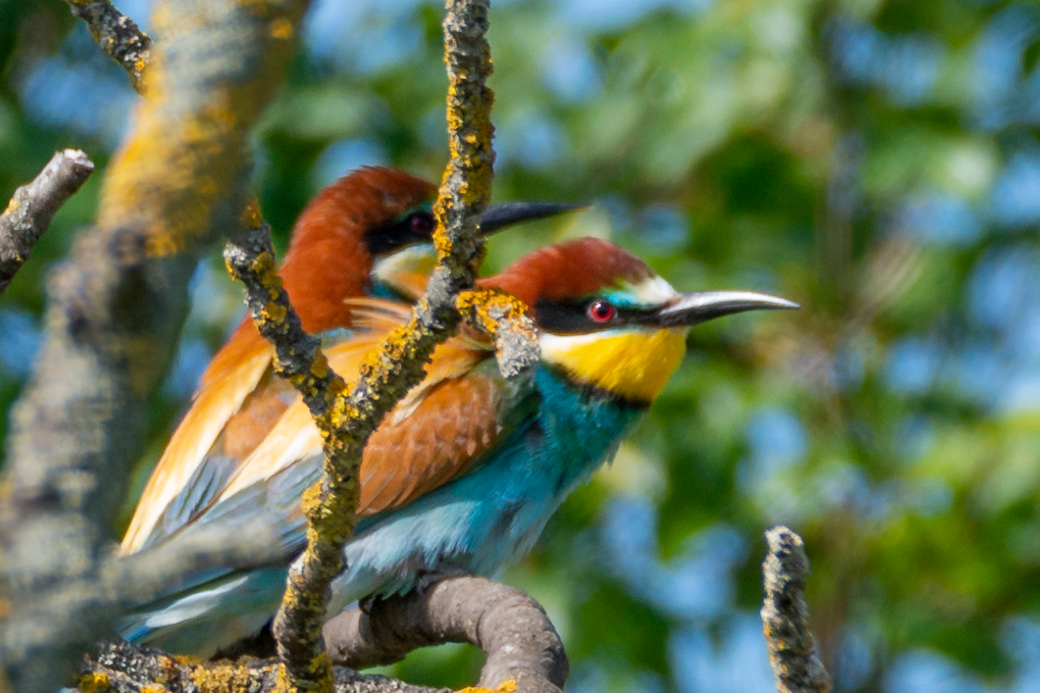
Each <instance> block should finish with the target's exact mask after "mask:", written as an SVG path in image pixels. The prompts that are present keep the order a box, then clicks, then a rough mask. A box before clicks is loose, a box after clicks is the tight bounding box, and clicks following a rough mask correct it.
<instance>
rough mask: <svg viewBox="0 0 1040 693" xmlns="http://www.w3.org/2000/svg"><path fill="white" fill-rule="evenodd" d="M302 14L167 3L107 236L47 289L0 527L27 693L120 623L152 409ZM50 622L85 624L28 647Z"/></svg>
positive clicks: (260, 0)
mask: <svg viewBox="0 0 1040 693" xmlns="http://www.w3.org/2000/svg"><path fill="white" fill-rule="evenodd" d="M305 6H306V2H305V0H254V1H252V2H249V3H242V2H237V0H209V2H206V3H195V2H189V3H185V2H177V1H174V0H165V1H160V2H158V3H157V4H156V12H155V18H154V24H155V27H156V33H157V35H158V36H160V40H159V41H157V42H156V44H155V45H154V46H153V48H152V52H151V57H150V59H149V65H148V73H149V74H148V79H147V81H148V89H147V94H146V96H145V98H144V99H143V100H142V101H141V102H140V103H139V104H138V110H137V113H136V114H135V118H134V119H133V122H134V124H135V127H134V130H133V131H132V132H131V133H130V134H129V137H128V139H127V141H126V142H125V143H124V145H123V146H122V147H121V149H120V151H119V153H118V155H117V156H116V157H115V159H114V160H113V161H112V163H111V164H110V166H109V168H108V172H107V176H106V178H105V181H104V184H103V188H102V195H101V203H100V208H99V214H98V219H97V227H96V228H95V229H93V230H92V231H90V232H89V233H87V234H86V235H85V236H84V237H83V238H81V239H80V241H79V242H78V243H77V244H76V247H75V248H74V250H73V252H72V254H71V258H70V259H69V260H68V261H67V262H66V263H64V264H63V265H62V266H61V268H60V269H59V270H58V271H57V272H56V274H55V277H54V279H53V281H52V282H51V284H50V291H49V302H48V308H47V310H46V314H45V328H46V329H45V336H44V344H43V347H42V349H41V351H40V355H39V358H38V360H37V365H36V370H35V372H34V374H33V377H32V379H31V381H30V383H29V384H28V386H27V387H26V388H25V390H24V392H23V395H22V397H21V399H20V400H19V402H18V404H16V406H15V408H14V410H13V414H12V433H11V435H10V438H9V445H8V452H9V455H8V459H7V462H6V464H5V465H4V470H5V477H6V478H5V482H6V485H5V493H6V496H5V503H4V505H3V508H2V516H0V545H2V550H3V555H2V556H0V565H2V566H3V567H4V571H5V574H4V576H3V577H4V579H5V580H4V584H3V589H4V594H3V595H0V596H2V597H3V598H5V599H7V600H9V603H10V604H11V606H12V612H11V615H10V616H9V618H7V619H5V621H4V623H3V624H0V628H2V629H3V631H2V632H0V638H2V641H0V657H2V658H3V664H4V667H5V670H6V674H7V676H8V677H9V684H10V685H11V687H13V688H14V689H16V690H19V691H53V690H56V689H57V688H59V687H60V686H61V685H63V684H65V683H66V682H67V681H68V677H69V676H70V675H71V673H72V670H73V667H74V666H75V663H76V662H78V661H79V659H80V658H81V656H82V653H83V652H84V651H85V650H87V649H89V648H90V647H91V646H92V645H93V643H94V642H96V641H97V640H98V639H99V637H102V636H106V635H109V634H110V633H111V628H112V625H113V623H114V621H115V619H116V618H117V617H118V610H116V609H111V608H106V607H105V606H104V605H102V604H99V602H98V601H97V600H96V599H95V596H96V584H97V581H98V576H99V571H100V569H101V565H102V560H101V553H102V548H103V546H104V545H105V543H106V542H107V541H108V534H109V528H110V527H111V525H112V516H113V514H114V513H115V512H116V509H117V508H118V507H119V505H120V501H121V500H122V498H123V497H124V493H125V484H126V480H127V479H128V478H129V476H130V475H129V473H128V470H129V468H130V465H131V464H132V463H133V462H134V461H135V460H136V459H137V458H138V455H139V454H140V445H141V442H142V437H143V433H144V429H145V424H146V419H145V416H144V413H145V412H146V411H147V406H146V398H147V397H148V396H149V395H150V394H151V393H152V392H153V391H154V388H155V385H156V383H157V382H158V381H159V379H160V377H161V375H162V373H163V372H164V371H165V369H166V366H167V364H168V363H169V360H170V357H171V355H172V345H174V344H175V343H176V341H177V339H176V337H177V335H178V333H179V331H180V326H181V324H182V322H183V317H184V314H185V312H186V307H187V300H186V299H187V286H188V280H189V278H190V277H191V274H192V272H193V271H194V268H195V265H196V260H197V257H198V252H199V250H200V249H201V248H202V245H203V243H204V242H206V241H208V240H209V239H211V238H213V237H214V236H215V234H216V230H217V229H220V230H224V229H227V228H231V227H233V226H234V225H235V224H236V223H237V219H238V217H239V213H238V212H239V210H241V209H242V208H243V206H244V204H245V200H246V199H247V195H246V193H245V183H246V181H247V179H248V173H249V163H250V159H249V139H248V137H249V132H250V131H251V129H252V126H253V124H254V123H255V122H256V120H257V119H258V118H259V117H260V115H261V114H262V112H263V110H264V107H265V106H266V104H267V103H268V102H269V101H270V99H271V97H272V96H273V94H274V92H275V89H276V87H277V85H279V84H280V83H281V81H282V77H283V76H284V74H285V71H286V69H287V66H288V63H289V59H290V58H291V56H292V53H293V49H294V45H295V41H294V40H293V39H294V36H295V34H296V31H295V28H296V27H297V25H298V21H299V19H300V16H301V15H302V13H303V10H304V9H305ZM174 46H175V47H176V50H171V48H172V47H174ZM52 619H57V620H62V619H64V620H63V621H62V622H64V623H69V624H73V627H70V628H67V629H65V630H63V631H61V632H60V635H59V637H56V638H53V639H49V640H41V639H36V638H34V637H32V636H33V634H34V633H37V632H38V631H39V629H43V628H45V625H46V623H47V622H49V620H52Z"/></svg>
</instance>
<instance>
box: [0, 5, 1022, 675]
mask: <svg viewBox="0 0 1040 693" xmlns="http://www.w3.org/2000/svg"><path fill="white" fill-rule="evenodd" d="M117 4H118V6H119V7H120V8H121V9H122V10H123V11H124V12H126V13H128V14H130V15H131V16H133V17H135V18H137V19H138V20H140V21H142V23H143V25H144V26H145V28H147V24H148V22H147V16H148V13H149V2H148V0H133V1H128V0H122V1H121V2H118V3H117ZM442 11H443V10H442V7H441V6H440V5H439V4H438V3H428V2H421V1H419V0H383V1H381V2H378V1H377V0H357V1H355V2H345V1H344V0H315V1H314V3H313V7H312V9H311V11H310V14H309V15H308V18H307V22H306V27H305V30H304V45H303V49H302V51H301V54H300V56H299V58H298V60H297V61H296V64H295V67H294V71H293V75H292V79H291V83H290V85H289V86H288V88H286V89H285V90H284V91H283V92H282V94H281V97H280V98H279V100H278V101H277V103H276V104H275V105H274V106H273V107H272V108H271V109H270V111H269V112H268V113H267V115H266V117H265V118H264V121H263V124H262V126H261V127H260V129H259V131H258V133H257V135H256V138H255V139H256V153H257V157H256V159H257V160H256V175H255V180H256V185H257V190H258V191H259V193H260V196H261V199H262V205H263V209H264V213H265V216H266V217H267V218H268V220H269V221H270V222H271V223H272V224H273V226H274V228H275V230H276V233H277V234H278V236H279V239H278V240H279V242H280V243H281V246H282V247H284V243H285V239H286V236H287V233H288V230H289V229H290V228H291V225H292V222H293V220H294V218H295V216H296V215H297V214H298V213H299V211H300V209H301V208H302V206H303V205H304V204H305V203H306V201H307V199H308V198H309V196H311V195H312V194H313V193H314V192H315V191H316V190H317V189H318V188H319V187H320V186H322V185H324V184H327V183H329V182H331V181H332V180H334V179H335V178H337V177H338V176H340V175H342V174H343V173H345V172H346V171H347V170H349V169H351V168H352V167H355V166H358V165H361V164H388V165H394V166H399V167H403V168H405V169H408V170H410V171H412V172H415V173H419V174H422V175H425V176H427V177H429V178H432V179H436V178H437V177H438V176H439V174H440V171H441V170H442V168H443V164H444V162H445V161H446V158H447V151H446V142H445V125H444V106H443V102H444V93H445V86H446V79H445V77H444V70H443V66H442V63H441V50H442V48H441V35H440V29H439V21H440V18H441V16H442ZM491 23H492V29H491V33H490V40H491V43H492V49H493V54H494V59H495V64H496V73H495V76H494V78H493V83H492V84H493V87H494V89H495V90H496V92H497V102H496V110H495V122H496V124H497V128H498V130H497V139H496V147H497V150H498V163H497V170H498V175H497V179H496V197H497V198H498V199H500V200H510V199H553V200H566V201H587V202H590V203H592V208H591V209H590V210H589V211H587V212H584V213H582V214H581V215H578V216H575V217H574V218H572V219H569V220H565V221H562V222H558V223H554V224H541V225H533V226H529V227H526V228H524V229H523V230H517V231H513V232H510V233H508V234H505V235H502V236H499V237H496V238H495V240H494V242H493V245H492V248H491V254H490V258H489V261H488V263H487V270H488V271H489V272H490V271H493V270H494V269H496V268H499V267H501V266H503V265H504V264H506V263H508V262H509V261H510V260H511V259H513V258H515V257H516V256H517V255H519V254H520V253H521V252H524V251H526V250H528V249H531V248H534V247H536V246H538V245H540V244H543V243H545V242H548V241H550V240H553V239H558V238H563V237H570V236H579V235H598V236H604V237H609V238H612V239H614V240H615V241H617V242H619V243H621V244H623V245H624V246H626V247H628V248H630V249H632V250H633V251H635V252H636V253H638V254H639V255H641V256H642V257H643V258H645V259H646V260H647V261H648V262H649V263H650V264H651V265H652V266H653V267H654V268H655V269H657V270H658V271H659V272H660V273H661V274H662V275H664V276H665V277H667V278H668V279H669V280H670V281H671V282H672V283H673V284H674V285H675V286H677V287H678V288H680V289H685V290H694V289H705V288H743V289H756V290H762V291H769V292H774V293H777V294H780V295H782V296H786V297H789V298H792V299H794V300H797V301H799V302H801V303H802V304H803V306H804V308H803V310H801V311H799V312H797V313H785V314H768V315H767V314H752V315H746V316H737V317H734V318H728V319H726V320H722V321H719V322H717V323H711V324H708V325H704V326H702V327H698V328H697V329H695V330H694V331H693V334H692V335H691V337H690V340H689V346H690V350H689V351H690V353H689V356H688V357H687V359H686V361H685V362H684V364H683V365H682V367H681V369H680V370H679V372H678V373H677V374H676V375H675V377H674V378H673V379H672V381H671V383H670V385H669V386H668V388H667V389H666V390H665V392H664V394H663V395H662V397H661V399H660V400H659V401H658V402H657V404H656V405H655V406H654V408H653V410H652V412H651V414H650V415H649V416H648V417H647V418H646V420H645V421H643V423H642V424H641V425H640V426H639V427H638V429H637V430H636V431H635V434H634V435H633V436H632V437H631V439H630V440H629V441H628V442H626V444H625V445H624V446H622V448H621V451H620V453H619V454H618V458H617V461H616V462H615V463H614V464H613V466H612V467H611V468H609V469H607V470H605V471H603V472H602V473H600V474H598V475H597V476H596V477H595V478H594V480H593V481H592V483H591V484H590V485H589V486H588V487H586V488H583V489H581V490H580V491H579V492H577V493H576V494H575V496H574V497H573V498H571V499H570V500H569V501H568V502H567V504H566V505H565V506H564V508H563V509H562V510H561V512H560V513H559V514H558V516H557V517H556V518H555V519H554V520H553V521H552V522H551V523H550V525H549V527H548V529H547V530H546V532H545V535H544V537H543V539H542V541H541V542H540V543H539V545H538V547H537V549H536V550H535V551H534V552H533V554H532V555H531V556H530V557H529V558H528V559H527V560H526V561H525V562H524V563H523V564H521V565H519V566H517V567H515V568H513V569H510V570H509V571H507V572H506V573H505V575H504V576H503V577H504V579H505V580H506V581H507V582H510V583H512V584H515V585H518V586H520V587H523V588H525V589H527V590H529V591H530V592H531V593H532V594H533V595H535V596H536V597H537V598H538V599H540V600H541V601H542V603H543V604H545V606H546V607H547V609H548V611H549V613H550V615H551V616H552V618H553V620H554V622H555V623H556V624H557V626H558V628H559V629H560V631H561V632H562V634H563V636H564V638H565V641H566V643H567V645H568V650H569V653H570V655H571V657H572V662H573V676H572V679H571V683H570V686H569V690H571V691H575V692H581V693H586V692H593V691H639V692H646V693H654V692H657V691H662V692H663V691H678V692H682V693H767V692H768V691H771V690H772V685H773V684H772V682H771V678H770V674H769V669H768V663H767V660H766V654H765V648H764V641H763V638H762V635H761V630H760V623H759V619H758V614H757V612H758V608H759V601H760V594H761V584H760V581H761V577H760V562H761V558H762V554H763V550H764V543H763V539H762V532H763V531H764V530H765V529H767V528H768V527H770V526H772V525H773V524H776V523H780V522H783V523H788V524H789V525H791V526H792V527H793V528H794V529H796V530H797V531H799V532H801V533H802V534H803V536H804V537H805V539H806V542H807V544H808V550H809V555H810V557H811V559H812V561H813V569H814V573H813V575H812V578H811V583H810V586H809V592H810V598H811V606H812V609H813V616H814V620H815V625H816V632H817V635H818V637H819V639H820V643H821V646H822V650H823V653H824V655H825V660H826V662H827V664H828V666H829V668H830V670H831V671H832V673H833V674H834V676H835V679H836V690H838V691H841V692H853V691H855V692H866V691H878V692H884V693H904V692H906V693H933V692H934V693H940V692H941V693H951V692H961V691H964V692H969V693H995V692H998V691H1007V692H1009V693H1011V692H1013V693H1024V692H1026V691H1037V690H1040V604H1038V602H1040V245H1038V242H1037V225H1038V224H1040V140H1038V137H1037V135H1038V131H1037V126H1038V124H1040V66H1038V59H1040V5H1037V4H1035V3H1032V2H994V1H990V0H887V1H886V0H833V1H829V2H824V1H820V0H566V1H560V2H548V1H547V0H511V1H503V2H497V1H496V3H495V7H494V9H493V12H492V21H491ZM0 65H2V66H3V72H2V78H0V196H6V195H7V194H9V193H10V192H11V191H12V190H13V189H14V187H16V186H17V185H18V184H21V183H23V182H25V181H26V180H29V179H30V178H32V176H34V175H35V174H36V173H37V172H38V171H39V169H40V168H41V167H42V166H43V164H44V163H45V162H46V161H47V159H48V158H49V156H50V155H51V153H52V152H53V151H54V150H55V149H57V148H61V147H66V146H75V147H81V148H83V149H84V150H86V151H87V152H88V153H89V154H90V155H91V156H92V157H93V158H94V160H95V161H97V162H99V163H100V164H101V165H102V168H103V165H104V163H105V161H106V160H107V158H108V156H109V155H110V153H111V152H112V151H113V148H114V147H116V146H117V144H118V142H119V140H120V137H121V135H122V134H123V133H124V132H125V130H126V128H127V127H128V123H129V122H130V117H131V111H132V106H133V103H134V101H135V99H136V97H135V96H134V94H133V93H132V92H131V91H130V89H129V87H128V86H127V81H126V78H125V76H124V75H123V74H122V72H120V71H119V70H118V68H116V67H115V66H114V65H112V64H111V63H110V61H109V60H108V59H107V58H106V57H105V56H104V55H102V54H101V53H100V52H99V51H98V50H97V49H96V47H95V46H94V45H93V43H92V41H91V39H90V37H89V35H88V33H87V32H86V31H85V29H84V27H83V26H80V25H78V24H77V23H76V22H74V21H73V18H72V17H71V16H70V15H69V13H68V10H67V8H66V6H65V4H64V3H63V2H60V1H59V0H35V1H30V0H0ZM100 180H101V175H95V176H94V177H93V178H92V180H91V181H90V182H89V183H88V184H87V186H86V187H85V188H84V189H83V191H81V192H80V193H79V194H78V195H76V196H75V197H74V198H73V199H72V200H71V201H70V202H69V203H68V204H67V205H66V207H65V208H64V209H63V210H62V211H61V213H60V214H59V216H58V218H57V219H56V220H55V222H54V225H53V226H52V229H51V231H50V232H49V233H48V234H47V235H46V236H45V238H44V239H43V241H42V242H41V243H40V245H39V246H38V248H37V250H36V252H35V254H34V256H33V259H32V261H31V262H30V263H29V264H28V265H27V266H26V268H25V269H24V270H23V271H22V272H21V274H20V275H19V276H18V278H17V279H16V280H15V282H14V284H13V285H12V286H11V288H10V290H9V291H8V292H7V293H6V295H5V296H4V297H3V298H2V299H0V411H2V412H5V417H4V418H5V419H6V412H7V411H9V408H10V405H11V402H12V401H13V399H14V398H15V397H16V396H17V394H18V392H19V388H20V387H21V385H22V383H23V382H24V380H25V378H26V377H27V375H28V373H29V370H30V368H31V366H32V361H33V355H34V352H35V350H36V348H37V345H38V344H39V340H40V312H41V307H42V301H43V291H44V283H45V277H46V273H47V269H48V266H49V265H51V264H52V263H54V262H55V261H57V260H58V259H59V258H60V257H61V256H62V255H63V254H64V253H65V252H66V250H67V249H68V247H69V244H70V243H71V242H72V241H73V239H74V237H75V235H76V231H77V230H78V229H80V228H82V227H83V226H85V225H87V224H89V223H90V221H91V219H92V216H93V213H94V210H95V205H96V194H97V190H98V184H99V182H100ZM193 286H194V289H193V291H194V294H193V295H194V303H193V310H192V313H191V317H190V320H189V322H188V324H187V326H186V328H185V330H184V336H183V341H182V343H181V346H180V350H179V354H178V357H177V360H176V364H175V366H174V368H173V369H172V371H171V373H170V374H169V377H168V378H167V380H166V383H165V385H164V387H163V389H162V391H161V392H159V393H156V395H155V397H154V399H153V401H152V405H151V410H150V414H151V431H152V437H151V444H150V448H149V451H148V453H147V454H146V456H145V458H144V459H143V460H142V462H141V465H140V469H139V470H138V471H137V474H136V477H135V481H134V488H135V491H134V492H135V493H136V492H137V490H139V489H140V487H141V486H142V484H143V482H144V480H145V478H146V477H147V474H148V471H149V469H150V465H151V464H152V463H153V462H154V461H155V459H156V458H157V457H158V454H159V452H160V451H161V449H162V446H163V443H164V440H165V438H166V436H168V434H169V432H170V431H171V430H172V427H173V426H174V425H175V423H176V421H177V418H178V417H179V415H180V413H181V412H182V411H183V410H184V407H185V404H186V402H187V400H188V398H189V397H190V394H191V392H192V390H193V388H194V385H195V381H196V379H197V377H198V375H199V374H200V373H201V371H202V369H203V367H204V366H205V364H206V362H207V360H208V358H209V357H210V355H211V354H212V353H213V350H214V348H215V347H216V346H218V345H219V343H220V342H221V341H222V340H223V338H224V337H225V335H226V334H227V333H228V331H229V329H230V327H231V326H232V325H233V323H234V322H235V321H236V320H237V318H238V316H240V315H241V313H242V308H241V294H240V290H239V289H237V288H236V287H234V286H232V284H231V282H230V281H229V280H228V279H227V277H226V276H225V272H224V270H223V267H222V265H221V263H220V260H219V248H214V249H213V253H212V256H211V257H210V259H209V260H208V261H207V262H204V263H203V264H202V265H201V266H200V267H199V269H198V273H197V276H196V277H195V279H194V283H193ZM5 425H6V422H5V421H4V420H0V437H2V434H3V432H4V426H5ZM132 503H133V499H132V498H131V499H128V505H127V508H126V509H125V510H124V513H123V516H124V521H125V519H126V518H128V516H129V512H130V509H131V508H132ZM121 529H122V528H121V527H113V528H112V531H113V536H117V535H118V534H119V533H120V532H121ZM479 665H480V657H479V655H477V654H476V653H475V652H473V651H472V650H471V649H468V648H465V647H461V646H458V647H455V646H451V647H442V648H437V649H435V650H430V651H424V652H419V653H416V654H414V655H413V656H411V657H410V658H409V659H408V660H406V662H404V663H403V664H401V665H399V666H397V667H396V668H394V669H392V670H391V671H392V672H393V673H395V674H396V675H400V676H404V677H407V678H409V679H411V680H415V681H417V682H426V683H433V684H443V685H454V686H460V685H462V684H464V683H466V682H467V681H469V680H472V677H473V675H474V672H475V671H477V670H478V669H479Z"/></svg>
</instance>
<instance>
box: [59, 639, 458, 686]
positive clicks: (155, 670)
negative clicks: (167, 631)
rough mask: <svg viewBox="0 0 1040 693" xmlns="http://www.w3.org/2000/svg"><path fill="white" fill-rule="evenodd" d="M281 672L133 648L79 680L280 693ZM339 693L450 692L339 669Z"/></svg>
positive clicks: (123, 647) (91, 665)
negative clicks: (202, 660)
mask: <svg viewBox="0 0 1040 693" xmlns="http://www.w3.org/2000/svg"><path fill="white" fill-rule="evenodd" d="M280 669H281V667H279V666H278V662H277V661H276V660H273V659H253V658H248V657H247V658H244V659H242V660H241V661H238V662H229V661H227V660H223V661H217V662H201V661H197V660H192V659H191V658H188V657H171V656H169V655H167V654H164V653H163V652H160V651H159V650H153V649H151V648H146V647H137V646H135V645H131V644H129V643H118V644H111V645H105V646H104V647H103V648H102V649H101V652H100V653H99V654H98V656H97V657H96V658H93V659H90V660H88V661H86V662H85V663H84V665H83V667H82V669H81V672H80V677H79V681H78V688H79V690H81V691H83V693H143V692H144V691H148V692H149V693H164V692H167V691H168V692H169V693H240V692H241V691H250V692H251V693H278V692H279V691H282V690H284V689H282V688H280V679H281V676H280V674H279V671H280ZM334 690H335V693H451V691H450V690H448V689H443V688H442V689H434V688H428V687H426V686H413V685H410V684H406V683H402V682H401V681H396V680H394V679H388V678H385V677H383V676H372V675H363V674H358V673H357V672H355V671H351V670H349V669H336V672H335V680H334Z"/></svg>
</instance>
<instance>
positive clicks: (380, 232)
mask: <svg viewBox="0 0 1040 693" xmlns="http://www.w3.org/2000/svg"><path fill="white" fill-rule="evenodd" d="M433 226H434V222H433V215H432V214H431V213H430V212H428V211H426V210H419V211H413V212H410V213H408V214H406V215H404V216H403V217H400V218H398V219H396V220H394V221H393V222H392V223H390V224H387V225H386V226H380V227H379V228H376V229H372V230H371V231H369V232H368V233H367V234H365V247H366V248H367V249H368V254H369V255H371V256H372V257H378V256H380V255H388V254H390V253H392V252H395V251H397V250H400V249H401V248H405V247H407V246H410V245H418V244H419V243H428V242H429V241H430V234H431V233H432V232H433Z"/></svg>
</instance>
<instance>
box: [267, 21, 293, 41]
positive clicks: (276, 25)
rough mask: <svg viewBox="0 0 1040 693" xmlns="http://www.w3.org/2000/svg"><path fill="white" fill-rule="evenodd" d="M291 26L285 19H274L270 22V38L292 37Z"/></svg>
mask: <svg viewBox="0 0 1040 693" xmlns="http://www.w3.org/2000/svg"><path fill="white" fill-rule="evenodd" d="M292 35H293V26H292V23H291V22H289V20H287V19H276V20H274V21H273V22H271V38H276V39H287V38H292Z"/></svg>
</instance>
